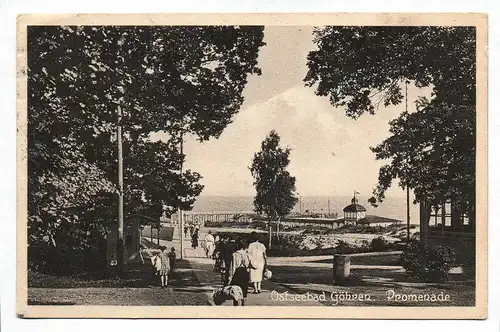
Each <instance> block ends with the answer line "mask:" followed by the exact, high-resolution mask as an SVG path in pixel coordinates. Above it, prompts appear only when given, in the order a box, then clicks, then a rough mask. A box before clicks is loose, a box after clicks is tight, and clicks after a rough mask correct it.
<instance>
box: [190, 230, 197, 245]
mask: <svg viewBox="0 0 500 332" xmlns="http://www.w3.org/2000/svg"><path fill="white" fill-rule="evenodd" d="M191 247H192V248H193V249H196V248H198V232H197V231H194V232H193V235H191Z"/></svg>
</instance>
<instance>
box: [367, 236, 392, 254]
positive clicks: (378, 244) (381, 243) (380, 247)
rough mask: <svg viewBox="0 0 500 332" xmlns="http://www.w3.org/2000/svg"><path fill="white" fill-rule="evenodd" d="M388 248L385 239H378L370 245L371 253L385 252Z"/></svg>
mask: <svg viewBox="0 0 500 332" xmlns="http://www.w3.org/2000/svg"><path fill="white" fill-rule="evenodd" d="M387 248H388V243H387V241H386V240H385V239H384V238H383V237H381V236H380V237H377V238H374V239H373V240H372V242H371V243H370V249H371V251H385V250H387Z"/></svg>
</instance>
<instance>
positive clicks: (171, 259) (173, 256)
mask: <svg viewBox="0 0 500 332" xmlns="http://www.w3.org/2000/svg"><path fill="white" fill-rule="evenodd" d="M176 258H177V255H176V253H175V248H174V247H172V248H170V252H169V253H168V260H169V263H170V271H171V272H172V271H173V270H174V268H175V260H176Z"/></svg>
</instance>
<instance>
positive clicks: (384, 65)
mask: <svg viewBox="0 0 500 332" xmlns="http://www.w3.org/2000/svg"><path fill="white" fill-rule="evenodd" d="M475 33H476V31H475V28H474V27H389V26H387V27H323V28H318V29H316V30H315V32H314V35H315V39H314V41H315V43H316V45H317V46H318V49H317V50H314V51H311V52H310V53H309V56H308V67H309V71H308V73H307V76H306V78H305V82H306V85H307V86H310V87H314V88H315V91H316V94H317V95H319V96H328V97H329V99H330V103H331V104H332V106H334V107H339V108H341V109H343V110H345V112H346V115H347V116H349V117H352V118H358V117H359V116H361V115H362V114H364V113H366V112H367V113H369V114H375V113H376V112H377V111H378V110H379V108H380V105H384V106H389V105H399V104H401V103H402V102H403V101H404V98H405V96H404V94H403V89H404V87H405V85H406V84H408V85H410V86H416V87H432V89H433V93H432V96H431V99H430V100H428V99H426V98H421V99H420V100H419V101H418V103H417V109H418V111H417V112H414V113H407V112H402V114H401V115H400V116H399V117H398V118H397V119H395V120H393V121H391V122H390V125H391V128H390V135H391V136H390V137H388V138H387V139H386V140H384V141H383V142H382V143H380V144H378V145H377V146H375V147H373V148H372V150H373V151H374V152H375V154H376V158H377V159H383V160H388V161H389V164H387V165H385V166H383V167H382V168H381V169H380V175H379V183H378V185H377V187H376V188H375V189H374V195H375V198H376V199H377V200H378V201H382V200H383V199H384V193H385V191H386V190H387V189H388V188H389V187H390V186H391V183H392V181H393V180H394V179H396V178H399V179H400V185H401V186H402V187H406V186H409V187H410V188H412V189H413V190H414V192H415V198H416V200H417V201H421V200H427V201H430V202H433V203H434V204H439V203H440V202H443V201H445V200H449V199H453V200H455V201H456V200H458V201H463V202H464V203H467V204H471V203H472V204H473V202H474V199H475V198H474V190H475V151H476V150H475V137H476V136H475V118H476V116H475V111H476V107H475V104H476V81H475V77H476V60H475V55H476V37H475ZM464 205H466V204H464Z"/></svg>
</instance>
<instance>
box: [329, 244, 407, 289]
mask: <svg viewBox="0 0 500 332" xmlns="http://www.w3.org/2000/svg"><path fill="white" fill-rule="evenodd" d="M402 253H403V252H402V251H385V252H364V253H357V254H336V255H333V283H334V284H335V285H346V284H347V283H348V282H349V278H350V276H351V258H355V257H377V256H391V255H395V256H396V255H397V256H400V255H401V254H402Z"/></svg>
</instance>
